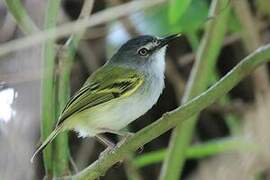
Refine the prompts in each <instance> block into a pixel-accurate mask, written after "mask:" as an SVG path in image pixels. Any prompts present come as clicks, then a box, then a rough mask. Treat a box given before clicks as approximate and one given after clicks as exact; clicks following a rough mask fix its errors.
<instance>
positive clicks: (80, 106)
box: [57, 66, 144, 125]
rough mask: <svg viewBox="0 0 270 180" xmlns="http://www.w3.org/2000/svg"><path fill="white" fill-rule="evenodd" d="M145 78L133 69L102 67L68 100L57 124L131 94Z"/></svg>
mask: <svg viewBox="0 0 270 180" xmlns="http://www.w3.org/2000/svg"><path fill="white" fill-rule="evenodd" d="M143 79H144V78H143V75H142V74H140V73H138V72H136V71H134V70H133V69H127V68H123V67H117V66H114V67H108V66H104V67H102V68H101V69H100V70H98V71H97V72H96V73H94V74H93V75H92V76H90V77H89V78H88V80H87V81H86V82H85V84H84V85H83V87H82V88H81V89H80V90H79V91H78V92H77V93H76V94H75V95H74V96H73V97H72V98H71V99H70V100H69V101H68V103H67V104H66V107H65V108H64V110H63V112H62V114H61V116H60V119H59V121H58V123H57V125H59V124H61V123H62V122H64V120H65V119H67V118H68V117H70V116H71V115H74V114H76V113H79V112H81V111H84V110H86V109H89V108H91V107H94V106H97V105H100V104H103V103H106V102H109V101H111V100H113V99H116V98H121V97H126V96H129V95H131V94H132V93H134V92H135V91H136V90H137V89H138V88H139V87H140V86H141V85H142V83H143V81H144V80H143Z"/></svg>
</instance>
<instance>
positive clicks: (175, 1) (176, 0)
mask: <svg viewBox="0 0 270 180" xmlns="http://www.w3.org/2000/svg"><path fill="white" fill-rule="evenodd" d="M190 3H191V0H170V2H169V23H170V24H175V23H177V21H179V20H180V18H181V17H182V15H183V14H184V13H185V12H186V10H187V8H188V6H189V5H190Z"/></svg>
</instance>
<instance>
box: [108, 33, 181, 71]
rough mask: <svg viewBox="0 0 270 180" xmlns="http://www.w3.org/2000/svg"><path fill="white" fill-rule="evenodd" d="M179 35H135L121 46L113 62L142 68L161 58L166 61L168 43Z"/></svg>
mask: <svg viewBox="0 0 270 180" xmlns="http://www.w3.org/2000/svg"><path fill="white" fill-rule="evenodd" d="M177 37H179V34H174V35H170V36H167V37H164V38H158V37H155V36H150V35H142V36H138V37H135V38H133V39H131V40H129V41H127V42H126V43H125V44H123V45H122V46H121V47H120V49H119V50H118V51H117V52H116V53H115V54H114V56H113V57H112V59H111V62H112V63H117V64H122V65H127V66H130V67H138V68H142V67H147V66H148V65H152V64H154V63H157V62H155V61H159V60H161V59H162V61H164V55H165V50H166V46H167V44H168V43H169V42H171V41H172V40H173V39H175V38H177Z"/></svg>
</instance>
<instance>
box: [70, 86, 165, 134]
mask: <svg viewBox="0 0 270 180" xmlns="http://www.w3.org/2000/svg"><path fill="white" fill-rule="evenodd" d="M162 89H163V86H162V84H160V86H159V85H158V86H157V84H155V86H154V85H152V86H151V85H149V86H148V87H143V88H141V89H140V90H138V91H137V92H136V93H134V94H133V95H131V96H130V97H123V98H119V99H115V100H113V101H111V102H108V103H104V104H101V105H99V106H97V107H94V108H90V109H88V110H85V111H83V112H81V113H79V114H78V115H76V116H74V118H76V121H77V123H76V124H75V123H74V126H72V129H75V130H76V131H77V132H79V133H80V135H81V136H95V135H96V134H98V133H102V132H105V129H110V130H114V131H118V130H120V129H122V128H124V127H126V126H127V125H128V124H129V123H131V122H132V121H134V120H136V119H137V118H138V117H140V116H141V115H143V114H144V113H146V112H147V111H148V110H149V109H150V108H151V107H152V106H153V105H154V104H155V103H156V102H157V100H158V98H159V96H160V94H161V92H162ZM71 121H72V120H71ZM74 122H75V121H74ZM78 122H79V123H78Z"/></svg>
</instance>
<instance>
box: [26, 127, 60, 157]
mask: <svg viewBox="0 0 270 180" xmlns="http://www.w3.org/2000/svg"><path fill="white" fill-rule="evenodd" d="M62 127H63V124H60V125H59V126H57V127H56V128H55V129H54V130H53V132H51V134H50V135H49V136H48V137H47V138H46V139H45V141H44V142H43V143H42V144H41V145H40V146H39V147H38V149H37V150H36V151H35V153H34V154H33V156H32V157H31V160H30V161H31V162H33V161H34V158H35V157H36V155H37V154H38V153H39V152H40V151H43V150H44V149H45V148H46V146H47V145H48V144H50V143H51V142H52V141H53V140H54V138H55V137H56V136H57V135H58V134H59V133H60V132H61V131H62Z"/></svg>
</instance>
